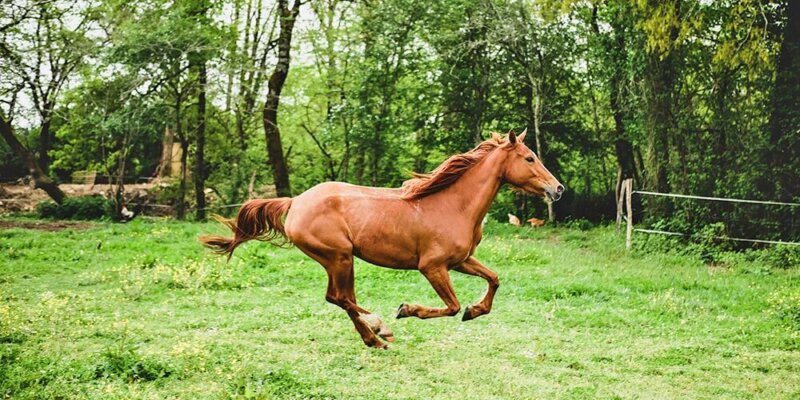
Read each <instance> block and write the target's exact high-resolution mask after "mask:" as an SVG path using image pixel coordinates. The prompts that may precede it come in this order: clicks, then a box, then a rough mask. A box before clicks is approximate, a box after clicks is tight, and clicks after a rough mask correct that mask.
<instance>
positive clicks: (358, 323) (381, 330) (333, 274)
mask: <svg viewBox="0 0 800 400" xmlns="http://www.w3.org/2000/svg"><path fill="white" fill-rule="evenodd" d="M337 258H338V261H337V262H334V263H330V264H328V265H325V264H323V266H325V270H326V271H327V272H328V292H327V293H326V294H325V300H327V301H328V302H330V303H333V304H336V305H337V306H339V307H341V308H342V309H344V310H345V311H346V312H347V315H348V316H349V317H350V319H351V320H352V321H353V325H354V326H355V328H356V330H357V331H358V333H359V334H360V335H361V339H362V340H363V341H364V344H366V345H367V346H369V347H379V348H383V349H385V348H386V347H387V346H386V344H385V343H383V342H382V341H381V340H380V339H378V338H377V337H376V336H375V335H376V334H378V335H379V336H380V337H381V338H383V339H385V340H387V341H390V342H392V341H394V334H393V333H392V331H391V330H390V329H389V327H387V326H386V325H385V324H384V323H383V321H381V319H380V318H379V317H378V316H377V315H375V314H372V313H370V312H369V311H367V310H365V309H363V308H361V307H359V306H358V304H356V293H355V287H354V272H353V256H352V255H347V256H344V255H342V256H340V257H337Z"/></svg>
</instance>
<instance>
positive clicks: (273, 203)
mask: <svg viewBox="0 0 800 400" xmlns="http://www.w3.org/2000/svg"><path fill="white" fill-rule="evenodd" d="M291 205H292V199H291V198H289V197H280V198H277V199H266V200H265V199H256V200H250V201H248V202H246V203H244V205H242V208H240V209H239V213H238V214H236V218H233V219H225V218H222V217H216V219H217V220H218V221H219V222H222V223H223V224H225V225H226V226H227V227H228V228H230V229H231V231H233V238H226V237H223V236H217V235H207V236H202V237H200V242H202V243H203V245H204V246H206V247H208V248H210V249H212V250H214V252H216V253H219V254H227V255H228V259H230V258H231V255H233V251H234V250H235V249H236V247H237V246H239V245H240V244H242V243H244V242H246V241H248V240H254V239H255V240H261V241H265V242H273V243H276V244H278V245H280V244H283V243H281V242H280V240H282V239H281V238H280V237H281V236H282V237H283V238H284V239H285V238H286V231H285V230H284V227H283V221H281V218H282V217H283V215H284V214H286V212H287V211H289V207H290V206H291Z"/></svg>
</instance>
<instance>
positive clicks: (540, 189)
mask: <svg viewBox="0 0 800 400" xmlns="http://www.w3.org/2000/svg"><path fill="white" fill-rule="evenodd" d="M527 132H528V130H527V129H526V130H524V131H523V132H522V133H521V134H520V135H519V136H517V135H516V134H515V133H514V131H511V132H509V134H508V142H507V143H506V144H505V145H504V146H505V148H506V150H508V157H507V158H506V161H505V168H504V171H503V179H505V181H506V182H508V183H509V184H510V185H512V186H514V187H516V188H518V189H521V190H523V191H526V192H528V193H533V194H535V195H537V196H540V197H545V196H546V197H547V198H549V199H550V200H553V201H557V200H558V199H560V198H561V194H562V193H564V185H562V184H561V182H559V181H558V179H556V178H555V177H554V176H553V174H551V173H550V171H548V170H547V168H545V166H544V164H543V163H542V160H541V159H540V158H539V157H537V156H536V154H535V153H534V152H533V151H531V149H529V148H528V146H526V145H525V142H524V139H525V134H526V133H527Z"/></svg>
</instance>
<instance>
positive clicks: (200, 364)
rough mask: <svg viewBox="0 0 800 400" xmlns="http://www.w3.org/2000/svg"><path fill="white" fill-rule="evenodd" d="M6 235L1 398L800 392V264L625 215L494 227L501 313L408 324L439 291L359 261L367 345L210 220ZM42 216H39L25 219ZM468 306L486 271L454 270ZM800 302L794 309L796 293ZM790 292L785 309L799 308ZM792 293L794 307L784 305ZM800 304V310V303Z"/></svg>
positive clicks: (490, 233) (491, 244) (260, 251)
mask: <svg viewBox="0 0 800 400" xmlns="http://www.w3.org/2000/svg"><path fill="white" fill-rule="evenodd" d="M4 222H5V224H4V228H2V230H0V397H5V398H21V399H25V398H31V399H32V398H70V399H73V398H89V399H97V398H118V399H130V398H154V399H162V398H192V399H194V398H209V399H217V398H248V399H249V398H277V399H284V398H286V399H306V398H312V399H326V398H330V399H334V398H335V399H438V398H442V399H449V398H452V399H493V398H494V399H526V398H546V399H562V398H563V399H580V398H622V399H648V398H713V399H720V398H742V399H750V398H769V399H772V398H797V397H799V396H800V351H799V350H800V330H798V329H799V328H798V326H797V325H793V324H792V321H791V315H789V317H787V309H788V310H789V311H788V313H789V314H791V312H792V310H794V312H797V309H793V308H791V307H800V305H798V304H800V296H798V295H797V293H798V292H797V288H798V283H799V282H800V271H798V270H797V269H796V268H795V269H779V268H772V267H767V266H765V265H761V264H759V263H758V262H756V261H752V260H750V261H748V260H746V259H745V258H744V257H734V256H732V258H731V261H730V262H721V263H720V262H718V263H715V264H711V265H710V264H707V263H705V262H703V261H702V260H700V259H699V258H697V257H692V256H687V255H681V254H678V253H677V252H656V251H649V250H648V251H646V250H645V249H642V248H641V247H639V248H635V249H634V250H633V252H632V253H631V254H627V253H626V251H625V249H624V239H623V238H622V237H621V236H617V235H615V234H614V231H613V229H612V228H610V227H599V228H592V229H587V230H580V229H578V228H575V227H573V228H568V227H558V228H540V229H536V230H534V229H527V228H526V229H517V228H513V227H509V226H505V225H500V224H497V223H490V224H489V225H488V226H487V229H486V234H485V238H484V242H483V243H482V244H481V246H480V247H479V248H478V252H477V257H478V258H479V259H480V260H482V261H484V262H485V263H486V264H487V266H489V267H490V268H492V269H494V270H495V271H497V272H498V274H499V276H500V281H501V285H500V289H499V291H498V294H497V297H496V299H495V305H494V310H493V312H492V313H491V314H489V315H486V316H482V317H480V318H478V319H475V320H473V321H468V322H462V321H461V316H460V315H459V316H457V317H455V318H439V319H433V320H426V321H422V320H418V319H414V318H407V319H402V320H395V319H394V314H395V310H396V308H397V306H398V305H399V304H400V303H402V302H404V301H405V302H417V303H421V304H427V305H432V306H439V305H440V304H441V303H440V300H439V299H438V297H437V296H436V294H435V293H434V291H433V289H431V287H430V285H429V284H428V283H427V282H426V281H425V280H424V278H423V277H422V275H420V274H419V273H418V272H415V271H410V272H409V271H393V270H388V269H383V268H376V267H373V266H369V265H366V264H364V263H360V262H359V263H358V264H357V265H356V291H357V295H358V300H359V304H360V305H362V306H363V307H365V308H367V309H369V310H371V311H373V312H375V313H377V314H379V315H380V316H382V317H383V318H384V321H385V322H387V323H388V324H389V325H390V326H391V328H392V329H393V330H394V333H395V337H396V339H397V341H396V342H395V343H393V344H392V345H391V346H390V349H389V350H388V351H384V350H376V349H369V348H367V347H365V346H364V344H363V343H362V341H361V339H360V338H359V337H358V334H357V333H356V332H355V330H354V329H353V325H352V323H351V322H350V320H349V319H348V318H347V316H346V315H345V313H344V312H343V311H342V310H341V309H339V308H338V307H336V306H334V305H331V304H328V303H327V302H325V300H324V293H325V286H326V283H327V278H326V275H325V273H324V271H323V269H322V268H321V267H320V266H319V265H317V264H316V263H315V262H313V261H312V260H310V259H308V258H306V257H305V256H304V255H302V254H301V253H300V252H299V251H298V250H297V249H294V248H288V249H280V248H276V247H273V246H271V245H268V244H263V243H258V242H251V243H247V244H246V245H244V246H242V248H240V249H239V250H237V253H236V254H235V255H234V257H233V259H232V260H231V261H230V262H229V263H225V262H224V259H221V258H219V257H217V256H214V255H212V254H210V253H209V252H208V251H207V250H205V249H203V248H201V246H200V245H199V243H198V242H197V240H196V238H197V236H198V235H199V234H200V233H202V232H217V233H223V232H224V231H223V229H222V227H220V226H218V225H217V224H215V223H181V222H172V221H161V220H148V219H137V220H135V221H133V222H131V223H129V224H112V223H92V224H90V225H86V226H81V227H79V228H80V229H66V230H58V231H54V232H50V231H43V230H33V229H22V228H10V227H9V226H13V225H20V224H19V223H20V222H25V221H24V220H6V221H4ZM28 222H30V221H28ZM451 276H452V278H453V281H454V286H455V289H456V293H457V294H458V296H459V299H460V301H461V304H462V306H463V307H466V306H467V305H469V304H472V303H474V302H475V301H477V300H478V299H479V298H480V295H481V294H482V293H483V292H484V290H485V289H486V283H485V281H483V280H482V279H479V278H476V277H469V276H465V275H462V274H459V273H457V272H452V273H451ZM793 301H794V302H795V303H792V302H793ZM787 304H788V305H787ZM787 307H788V308H787ZM798 315H800V314H798Z"/></svg>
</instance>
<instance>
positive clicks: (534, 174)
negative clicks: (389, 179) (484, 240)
mask: <svg viewBox="0 0 800 400" xmlns="http://www.w3.org/2000/svg"><path fill="white" fill-rule="evenodd" d="M524 138H525V132H523V133H521V134H520V135H519V136H516V135H515V134H514V132H513V131H512V132H510V133H509V134H508V136H507V137H501V136H500V135H497V134H494V135H493V137H492V139H489V140H486V141H484V142H482V143H481V144H479V145H478V146H477V147H475V148H474V149H472V150H471V151H469V152H466V153H463V154H458V155H455V156H452V157H450V158H449V159H448V160H447V161H445V162H444V163H442V165H440V166H439V167H437V168H436V169H435V170H434V171H433V172H432V173H431V174H429V175H422V174H416V175H415V177H414V178H413V179H411V180H409V181H406V182H405V183H404V184H403V186H402V187H401V188H396V189H386V188H373V187H364V186H355V185H350V184H347V183H340V182H326V183H322V184H319V185H317V186H314V187H313V188H311V189H309V190H307V191H306V192H304V193H302V194H300V195H299V196H297V197H294V198H277V199H266V200H261V199H259V200H250V201H248V202H247V203H245V204H244V205H243V206H242V208H241V209H240V210H239V213H238V215H237V216H236V218H234V219H232V220H222V222H223V223H225V224H226V225H227V226H228V227H229V228H230V229H231V230H232V231H233V233H234V237H233V238H232V239H228V238H224V237H220V236H205V237H202V238H201V241H202V242H203V243H204V244H205V246H207V247H210V248H212V249H214V250H215V251H217V252H219V253H221V254H227V255H228V257H230V256H231V254H232V253H233V251H234V249H236V247H237V246H238V245H240V244H242V243H243V242H246V241H248V240H253V239H256V240H263V241H277V240H282V239H284V238H285V240H288V241H289V242H291V243H292V244H294V245H295V246H297V248H299V249H300V250H301V251H302V252H303V253H305V254H306V255H308V256H309V257H311V258H313V259H314V260H316V261H317V262H319V263H320V264H322V266H323V267H324V268H325V271H326V272H327V273H328V292H327V294H326V295H325V300H327V301H329V302H331V303H333V304H335V305H337V306H339V307H341V308H343V309H344V310H345V311H346V312H347V315H348V316H350V319H351V320H353V324H354V325H355V327H356V330H357V331H358V333H359V334H360V335H361V338H362V339H363V340H364V343H365V344H366V345H367V346H370V347H380V348H386V347H387V345H386V343H384V342H383V341H381V340H380V339H378V336H379V337H381V338H382V339H384V340H386V341H393V340H394V337H393V335H392V332H391V330H389V328H388V327H387V326H386V325H385V324H384V323H383V322H382V321H381V320H380V318H378V317H377V315H374V314H371V313H370V312H369V311H367V310H365V309H363V308H361V307H359V306H358V304H356V295H355V290H354V288H353V276H354V275H353V257H354V256H355V257H358V258H360V259H362V260H364V261H367V262H369V263H372V264H376V265H379V266H382V267H388V268H396V269H416V270H419V272H421V273H422V275H424V276H425V278H427V280H428V281H429V282H430V284H431V286H433V288H434V290H436V293H437V294H438V295H439V297H441V298H442V300H443V301H444V304H445V307H442V308H436V307H427V306H423V305H420V304H406V303H403V304H401V305H400V308H399V310H398V312H397V318H403V317H417V318H435V317H444V316H453V315H456V314H458V312H459V311H460V310H461V305H460V304H459V302H458V299H457V298H456V294H455V293H454V292H453V286H452V285H451V283H450V275H449V271H450V270H451V269H452V270H456V271H458V272H462V273H465V274H469V275H475V276H479V277H481V278H483V279H485V280H486V281H487V282H488V284H489V290H488V291H487V292H486V294H485V295H484V297H483V299H482V300H481V301H480V302H479V303H477V304H474V305H472V306H469V307H467V308H466V310H465V311H464V316H463V320H464V321H467V320H470V319H473V318H476V317H478V316H481V315H483V314H488V313H489V312H490V311H491V309H492V300H493V299H494V294H495V292H496V291H497V287H498V285H499V283H498V279H497V274H496V273H495V272H494V271H492V270H490V269H489V268H486V267H485V266H484V265H483V264H481V263H480V261H478V260H477V259H476V258H475V257H473V253H474V252H475V247H476V246H477V245H478V243H479V242H480V241H481V235H482V221H483V218H484V216H486V213H487V211H488V210H489V206H490V205H491V204H492V201H493V200H494V198H495V196H496V195H497V191H498V190H499V189H500V186H501V185H502V184H503V183H508V184H510V185H511V186H513V187H515V188H517V189H520V190H523V191H525V192H528V193H533V194H535V195H538V196H541V197H545V196H546V197H548V198H549V199H550V200H552V201H555V200H558V199H559V198H560V197H561V193H562V192H563V191H564V186H562V185H561V184H560V183H559V182H558V180H556V178H555V177H553V175H552V174H550V172H549V171H548V170H547V168H545V166H544V165H543V164H542V162H541V160H540V159H539V158H538V157H537V156H536V155H535V154H534V153H533V152H532V151H531V150H530V149H529V148H528V147H527V146H525V144H524V143H523V139H524ZM284 215H285V216H286V218H285V221H282V219H283V216H284ZM376 335H377V336H376Z"/></svg>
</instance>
